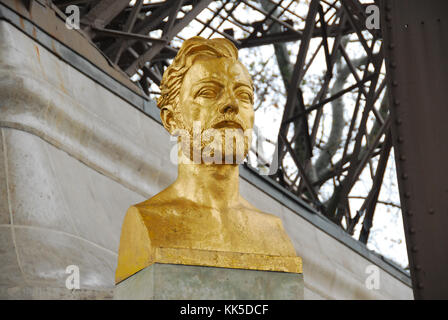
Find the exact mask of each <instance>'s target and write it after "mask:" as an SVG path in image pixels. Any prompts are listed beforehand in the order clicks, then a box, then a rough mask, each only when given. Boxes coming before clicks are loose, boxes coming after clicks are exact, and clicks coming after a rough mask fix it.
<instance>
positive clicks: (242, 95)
mask: <svg viewBox="0 0 448 320" xmlns="http://www.w3.org/2000/svg"><path fill="white" fill-rule="evenodd" d="M238 98H239V99H240V100H243V101H246V102H250V103H252V95H251V94H250V93H249V92H246V91H241V92H239V93H238Z"/></svg>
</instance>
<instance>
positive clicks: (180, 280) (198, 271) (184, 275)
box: [114, 263, 304, 300]
mask: <svg viewBox="0 0 448 320" xmlns="http://www.w3.org/2000/svg"><path fill="white" fill-rule="evenodd" d="M303 289H304V285H303V274H299V273H288V272H277V271H258V270H245V269H231V268H217V267H204V266H188V265H177V264H163V263H155V264H153V265H151V266H148V267H146V268H144V269H143V270H141V271H139V272H137V273H136V274H134V275H132V276H131V277H129V278H127V279H125V280H123V281H122V282H120V283H119V284H117V285H116V287H115V293H114V299H120V300H121V299H123V300H127V299H135V300H165V299H167V300H206V299H210V300H225V299H229V300H245V299H247V300H249V299H255V300H302V299H303Z"/></svg>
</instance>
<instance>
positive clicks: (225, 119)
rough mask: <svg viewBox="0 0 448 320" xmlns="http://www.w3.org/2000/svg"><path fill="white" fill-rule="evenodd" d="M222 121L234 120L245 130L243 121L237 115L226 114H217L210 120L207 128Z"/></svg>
mask: <svg viewBox="0 0 448 320" xmlns="http://www.w3.org/2000/svg"><path fill="white" fill-rule="evenodd" d="M223 121H229V122H235V123H237V124H238V125H239V126H240V127H241V128H242V129H243V130H246V126H245V125H244V123H243V121H242V120H241V119H240V118H239V117H238V116H228V115H224V116H219V117H217V118H215V119H213V121H212V122H211V124H210V126H209V128H213V127H214V126H216V125H217V124H219V123H221V122H223Z"/></svg>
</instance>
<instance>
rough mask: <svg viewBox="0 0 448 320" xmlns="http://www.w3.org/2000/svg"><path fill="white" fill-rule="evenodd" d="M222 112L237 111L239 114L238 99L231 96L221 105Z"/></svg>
mask: <svg viewBox="0 0 448 320" xmlns="http://www.w3.org/2000/svg"><path fill="white" fill-rule="evenodd" d="M219 111H220V112H221V113H222V114H226V113H235V114H238V112H239V107H238V101H237V100H236V98H235V97H229V98H228V99H227V101H226V103H225V104H223V106H222V107H221V109H220V110H219Z"/></svg>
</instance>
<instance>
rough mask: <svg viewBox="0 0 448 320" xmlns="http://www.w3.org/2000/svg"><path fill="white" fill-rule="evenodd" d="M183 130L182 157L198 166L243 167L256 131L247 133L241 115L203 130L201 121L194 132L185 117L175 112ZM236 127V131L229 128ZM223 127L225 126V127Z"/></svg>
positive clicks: (220, 118) (227, 117) (216, 120)
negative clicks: (198, 164)
mask: <svg viewBox="0 0 448 320" xmlns="http://www.w3.org/2000/svg"><path fill="white" fill-rule="evenodd" d="M174 118H175V121H176V123H177V125H178V128H179V129H180V130H179V131H180V132H178V133H177V135H178V136H179V137H180V143H181V147H182V153H183V154H184V155H185V156H186V157H187V158H189V159H190V160H191V161H192V162H195V163H215V164H224V163H225V164H240V163H242V162H243V160H244V159H245V158H246V156H247V154H248V153H249V148H250V144H251V138H252V130H251V129H247V128H246V125H245V124H244V121H243V120H242V119H241V118H240V117H239V115H237V114H236V115H229V114H223V115H220V116H218V117H216V118H214V119H213V120H212V121H210V124H208V125H206V127H205V128H203V127H202V126H201V124H200V122H199V121H197V122H195V123H193V128H191V127H188V126H186V125H185V121H184V119H183V116H182V113H180V112H179V111H177V110H175V111H174ZM230 123H232V124H233V125H232V127H230V128H229V127H225V126H227V125H229V124H230ZM220 125H223V127H221V126H220Z"/></svg>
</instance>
